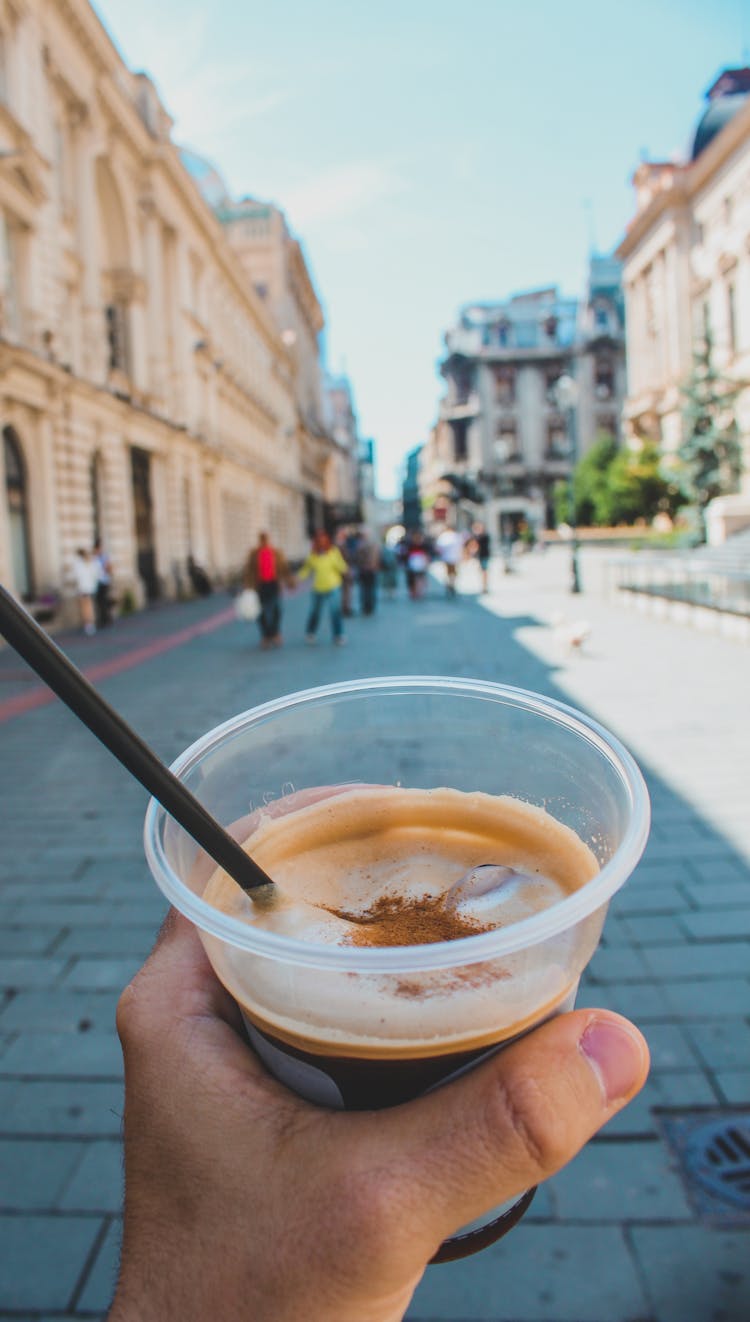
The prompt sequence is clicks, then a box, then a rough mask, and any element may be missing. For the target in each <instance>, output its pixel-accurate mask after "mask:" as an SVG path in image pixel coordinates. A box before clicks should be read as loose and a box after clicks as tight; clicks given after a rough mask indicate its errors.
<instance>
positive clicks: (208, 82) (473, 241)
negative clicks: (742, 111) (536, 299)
mask: <svg viewBox="0 0 750 1322" xmlns="http://www.w3.org/2000/svg"><path fill="white" fill-rule="evenodd" d="M96 8H97V10H98V12H99V14H100V16H101V17H102V19H103V21H104V23H105V25H106V26H107V28H108V30H109V32H110V34H111V35H112V37H113V38H114V40H115V42H116V44H117V45H118V47H119V49H120V51H121V53H122V55H123V56H124V58H125V60H126V61H127V63H128V64H129V65H130V66H131V67H133V68H137V69H146V70H147V71H148V72H149V73H150V74H151V76H152V77H153V78H154V80H155V82H156V84H157V86H158V88H159V91H160V93H161V96H162V98H163V100H164V102H165V105H166V106H167V109H168V110H169V112H170V113H171V114H172V115H173V117H174V119H175V121H176V122H175V130H174V136H175V138H176V139H177V140H178V141H180V142H184V143H187V144H189V145H190V146H192V147H193V148H195V149H196V150H197V151H198V152H200V153H201V154H203V155H206V156H208V157H210V158H211V159H212V160H213V161H214V162H215V164H216V165H217V167H218V168H219V170H220V172H221V173H222V174H223V175H224V178H225V179H226V180H227V183H228V184H229V186H230V189H231V191H232V192H233V193H234V194H236V195H238V196H239V195H243V194H250V195H252V196H257V197H260V198H266V199H270V200H272V201H274V202H277V203H278V204H279V205H280V206H282V207H283V208H284V210H285V211H286V213H287V217H288V220H289V223H290V225H291V226H292V228H293V230H294V231H295V233H296V234H297V235H298V237H299V238H300V239H301V240H302V242H303V245H304V247H305V251H306V254H307V258H308V261H309V263H310V267H311V271H312V275H313V279H314V281H315V284H316V287H317V289H318V292H319V294H320V297H321V300H322V302H323V305H324V308H325V312H326V317H327V323H328V332H327V349H328V360H329V365H330V367H331V368H332V369H333V370H334V371H338V370H341V369H342V368H343V369H345V370H346V371H347V372H348V374H349V376H350V377H351V380H352V384H353V387H354V392H355V399H356V404H357V409H358V413H359V417H360V425H361V430H362V434H363V435H366V436H372V437H374V438H375V441H376V445H377V449H378V475H379V486H380V490H381V493H382V494H384V495H389V494H394V493H395V490H396V482H397V474H398V470H399V466H400V463H401V461H402V459H403V456H404V454H405V453H406V451H407V450H408V449H410V448H411V447H412V446H414V445H416V444H418V443H419V442H420V441H422V440H424V439H425V437H426V435H427V432H428V430H429V427H430V425H431V423H432V421H433V420H434V417H435V413H436V408H437V402H438V399H439V397H440V378H439V377H438V376H437V374H436V363H437V360H438V358H439V356H440V352H441V339H442V332H443V331H444V329H445V328H446V327H447V326H448V325H450V323H451V322H452V320H453V319H454V317H455V314H456V312H457V309H458V308H459V306H460V305H461V304H462V303H465V302H470V301H473V300H487V299H494V298H504V297H506V296H507V295H508V294H510V293H513V292H515V291H517V290H519V289H523V288H528V287H532V286H535V285H546V284H558V285H559V286H560V288H561V289H562V290H563V292H565V293H569V294H575V293H578V292H579V291H580V289H581V287H582V283H583V278H584V271H585V265H586V256H587V252H588V250H589V247H590V245H591V241H592V237H593V240H594V242H595V244H596V246H597V247H598V249H599V250H601V251H606V250H608V249H610V248H611V247H613V246H614V245H615V244H616V243H617V240H618V238H619V237H620V235H621V234H622V232H623V230H624V228H625V225H626V223H627V221H628V218H629V216H630V215H631V214H632V209H633V205H632V190H631V186H630V176H631V174H632V171H633V169H634V168H635V166H636V165H637V163H638V160H639V159H640V157H641V156H642V155H647V156H648V157H649V158H650V159H653V160H655V159H664V158H671V157H673V156H681V155H684V153H685V151H686V150H687V147H688V144H689V140H690V136H691V133H692V129H693V127H694V125H695V122H696V119H697V118H698V116H699V114H700V112H701V107H702V104H703V103H702V97H703V93H704V92H705V90H706V88H707V87H708V86H709V85H710V83H711V82H712V81H713V78H714V77H715V75H716V74H717V73H718V72H719V71H720V69H721V68H722V67H724V66H726V65H733V64H740V63H744V62H750V58H749V57H750V51H749V50H748V47H750V0H702V2H701V3H698V0H628V3H627V4H620V3H615V2H614V0H610V2H609V3H606V2H605V0H568V3H567V4H563V3H561V0H525V3H523V4H516V3H508V0H466V2H465V3H464V4H463V5H460V6H459V5H458V4H456V3H455V0H380V3H379V4H378V5H377V6H375V5H371V4H368V3H365V0H347V2H346V3H344V2H343V0H318V3H317V4H313V3H310V0H285V3H283V4H274V3H273V0H264V3H263V4H260V3H256V0H245V3H242V4H238V3H237V0H210V3H209V2H208V0H159V3H158V4H156V3H154V0H97V4H96Z"/></svg>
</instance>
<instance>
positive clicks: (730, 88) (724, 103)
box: [690, 68, 750, 161]
mask: <svg viewBox="0 0 750 1322" xmlns="http://www.w3.org/2000/svg"><path fill="white" fill-rule="evenodd" d="M706 96H707V97H708V105H707V107H706V109H705V110H704V112H703V114H702V116H701V118H700V120H699V121H698V127H697V128H696V130H695V137H694V138H693V147H692V151H691V153H690V159H691V160H692V161H694V160H695V159H696V157H697V156H700V154H701V152H702V151H704V150H705V148H706V147H707V146H708V144H709V143H710V142H713V139H714V138H715V137H716V135H717V133H721V130H722V129H723V128H724V126H725V125H726V124H728V123H729V121H730V119H733V118H734V116H735V115H736V114H737V111H738V110H741V109H742V107H743V106H744V105H745V104H746V102H747V101H748V98H750V68H742V69H725V70H724V71H723V73H721V74H719V77H718V78H717V79H716V81H715V83H714V84H713V86H712V87H709V89H708V92H707V93H706Z"/></svg>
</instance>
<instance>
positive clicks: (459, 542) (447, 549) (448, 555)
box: [435, 528, 464, 597]
mask: <svg viewBox="0 0 750 1322" xmlns="http://www.w3.org/2000/svg"><path fill="white" fill-rule="evenodd" d="M435 545H436V546H437V553H438V555H439V556H440V559H441V560H442V562H443V564H444V565H445V590H446V592H447V594H448V596H449V597H455V595H456V577H457V575H458V565H459V561H460V560H461V558H462V556H463V553H464V539H463V537H462V536H461V534H460V532H458V531H457V529H456V528H444V529H443V531H442V532H441V534H440V536H439V537H438V539H437V542H436V543H435Z"/></svg>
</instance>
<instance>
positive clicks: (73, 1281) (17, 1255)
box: [0, 1216, 102, 1312]
mask: <svg viewBox="0 0 750 1322" xmlns="http://www.w3.org/2000/svg"><path fill="white" fill-rule="evenodd" d="M101 1231H102V1222H101V1219H100V1218H98V1217H83V1216H15V1217H5V1216H3V1217H0V1237H2V1243H3V1252H4V1258H5V1262H6V1263H12V1266H13V1270H12V1271H7V1270H6V1271H3V1273H2V1275H1V1276H0V1309H4V1310H6V1311H11V1310H12V1311H15V1312H21V1311H22V1310H26V1309H28V1310H36V1309H45V1310H47V1309H60V1310H66V1309H67V1308H69V1306H70V1304H71V1302H72V1297H73V1295H74V1294H75V1290H76V1286H77V1284H78V1281H79V1278H80V1276H81V1273H82V1271H84V1269H85V1268H86V1265H87V1263H88V1260H89V1257H90V1256H91V1254H92V1253H93V1251H94V1249H95V1247H96V1244H97V1241H98V1239H99V1236H100V1234H101Z"/></svg>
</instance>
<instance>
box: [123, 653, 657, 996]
mask: <svg viewBox="0 0 750 1322" xmlns="http://www.w3.org/2000/svg"><path fill="white" fill-rule="evenodd" d="M368 692H381V693H392V694H398V693H418V692H423V693H429V692H434V693H437V694H446V695H447V694H456V695H463V696H466V697H472V698H475V699H477V700H482V699H484V700H486V701H490V702H501V703H505V704H506V705H510V706H513V707H516V708H522V709H525V710H526V711H529V712H531V713H534V714H537V715H539V716H544V717H546V718H547V719H550V720H554V721H557V722H558V723H559V724H560V725H562V726H565V727H566V728H567V729H569V730H571V731H572V732H575V733H576V734H577V735H579V736H580V737H581V738H584V739H585V740H587V741H588V743H590V744H591V745H593V746H594V747H595V748H597V749H598V751H599V752H600V753H601V754H602V756H603V757H605V758H606V759H607V761H609V762H610V764H611V765H612V766H613V767H614V768H615V769H616V771H617V773H618V775H619V778H620V781H621V783H622V785H623V787H624V789H625V791H626V794H627V797H628V799H629V802H630V820H629V822H628V825H627V829H626V831H625V834H624V836H623V838H622V840H621V841H620V844H619V846H618V847H617V849H616V850H615V853H614V854H613V855H612V858H611V859H609V860H608V861H607V862H606V863H605V864H604V865H603V866H602V868H601V870H600V871H599V872H598V873H597V874H596V876H595V877H594V878H593V879H592V880H591V881H589V882H587V883H586V885H585V886H583V887H582V888H581V889H580V890H578V891H575V892H574V893H573V894H572V895H569V896H568V897H567V898H566V899H564V900H561V901H560V903H559V904H555V905H553V906H552V907H551V908H549V909H545V910H542V911H541V912H540V913H537V914H534V915H533V916H532V917H530V918H524V919H522V920H521V921H520V922H517V923H512V924H510V925H509V926H508V927H504V928H496V929H495V930H493V931H491V932H483V933H481V934H479V935H477V936H468V937H461V938H459V939H458V940H455V941H438V942H435V943H433V944H430V945H420V946H385V947H378V948H365V949H363V948H362V947H344V946H322V945H314V944H312V943H311V942H307V941H300V940H298V939H296V938H293V937H286V936H277V935H276V934H274V933H273V932H269V931H267V930H261V929H260V928H255V927H253V926H252V925H251V924H249V923H244V922H242V921H241V920H239V919H237V918H232V917H231V916H230V915H228V914H225V913H222V912H221V911H220V910H219V909H215V908H214V907H213V906H212V905H210V904H207V903H206V902H205V900H203V899H202V898H201V897H200V896H199V895H196V894H195V892H194V891H192V890H191V889H190V887H189V886H187V885H185V883H184V882H183V881H181V880H180V878H179V877H178V876H177V874H176V873H175V871H174V870H173V868H172V867H171V865H170V863H169V860H168V859H167V856H166V853H165V850H164V843H163V838H162V828H163V826H164V823H165V820H166V819H167V818H168V814H167V812H166V810H165V809H164V808H163V807H162V806H161V804H160V803H158V802H157V800H156V799H153V798H152V799H151V800H150V802H149V805H148V809H147V811H146V820H145V824H144V846H145V852H146V859H147V861H148V865H149V867H150V869H151V872H152V874H153V876H154V879H155V880H156V882H157V885H158V886H159V887H160V889H161V890H162V891H163V893H164V894H165V895H166V897H167V899H168V900H169V901H170V902H171V903H172V904H173V905H174V906H175V908H177V909H179V911H180V912H181V913H183V914H184V915H185V916H186V917H187V918H189V919H190V920H191V922H193V923H194V924H195V925H196V927H198V928H200V929H201V930H202V931H203V932H207V933H210V934H211V935H212V936H215V937H218V938H219V939H220V940H222V941H225V942H227V943H228V944H230V945H232V946H236V947H237V948H239V949H241V950H245V951H247V952H248V953H250V954H253V955H257V956H265V957H267V958H271V959H274V960H277V961H281V962H284V963H290V964H297V965H304V966H306V967H308V968H320V969H328V970H331V971H333V970H338V971H340V972H361V973H366V972H370V973H375V972H378V971H380V972H387V971H391V972H401V971H404V972H413V971H416V970H419V969H438V968H449V967H451V966H453V965H464V964H475V963H480V962H483V961H485V960H488V959H495V958H497V957H499V956H507V955H511V954H514V953H515V952H516V951H520V950H524V949H526V948H527V947H529V946H533V945H539V944H541V943H542V942H544V941H547V940H549V939H550V938H552V937H555V936H559V935H560V934H561V933H562V932H565V931H567V930H568V929H570V928H572V927H575V926H576V925H577V924H578V923H580V922H581V921H582V920H583V919H585V918H587V917H588V916H589V915H590V914H591V913H593V912H595V911H596V910H597V909H599V908H601V907H602V905H604V904H606V903H607V902H608V901H609V900H610V899H611V897H612V896H613V895H614V893H615V892H616V891H617V890H618V889H619V887H620V886H621V885H623V883H624V882H625V881H626V880H627V878H628V877H629V876H630V874H631V872H632V871H633V869H634V868H635V866H636V864H637V863H638V860H639V859H640V857H641V855H642V853H643V850H644V848H645V846H646V841H647V839H648V832H649V826H650V819H651V817H650V804H649V796H648V790H647V788H646V783H645V781H644V779H643V776H642V774H641V771H640V769H639V767H638V765H637V763H636V761H635V759H634V758H633V757H632V755H631V754H630V753H629V752H628V750H627V749H626V748H625V746H624V744H622V743H621V742H620V740H619V739H617V738H616V736H614V735H612V734H610V732H609V731H608V730H605V728H604V727H603V726H601V725H599V724H598V722H596V721H594V720H592V719H591V718H590V717H589V716H587V715H584V714H583V713H582V712H579V711H577V710H576V709H575V708H573V707H568V706H567V705H566V704H565V703H562V702H558V701H557V700H556V699H554V698H547V697H545V696H543V695H541V694H538V693H532V692H530V691H528V690H525V689H520V688H515V687H513V686H512V685H509V684H495V683H492V682H490V681H487V680H468V679H460V678H453V677H443V676H440V675H395V676H386V677H378V678H373V679H360V680H350V681H346V682H344V683H339V684H328V685H325V686H323V687H320V688H312V689H303V690H301V691H299V692H297V693H291V694H286V695H285V696H284V697H282V698H275V699H274V700H273V701H271V702H265V703H263V704H262V705H261V706H258V707H253V708H251V709H250V710H249V711H245V712H241V713H239V714H238V715H237V716H233V717H232V718H231V719H230V720H228V721H224V722H223V724H222V725H218V726H215V727H214V729H212V730H209V731H208V733H207V734H204V735H202V736H201V738H200V739H197V740H196V741H195V743H193V744H191V745H190V747H189V748H187V749H185V751H184V753H181V754H180V756H179V757H178V758H177V759H176V760H175V761H174V762H173V763H172V765H171V768H170V769H171V770H172V771H173V772H174V774H175V775H176V776H177V777H179V778H180V779H181V778H182V777H184V776H185V775H186V774H187V773H188V772H189V771H190V770H192V768H193V767H194V766H195V765H196V764H197V763H199V762H200V761H201V760H202V759H203V758H204V757H205V756H206V754H207V753H209V752H211V750H212V749H213V748H215V747H216V746H217V745H218V744H220V743H222V742H223V740H224V739H226V737H227V736H228V735H236V734H239V733H241V732H244V731H246V730H248V729H251V728H252V727H253V726H254V725H259V724H261V723H263V722H265V721H267V720H268V719H269V718H271V717H273V716H274V715H276V714H277V713H278V712H282V711H283V712H286V711H289V710H290V709H292V708H294V707H302V706H304V705H305V704H307V703H317V702H320V701H321V700H324V701H325V700H327V699H331V698H339V699H341V698H347V697H349V698H356V697H357V696H359V695H361V694H364V693H368Z"/></svg>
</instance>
